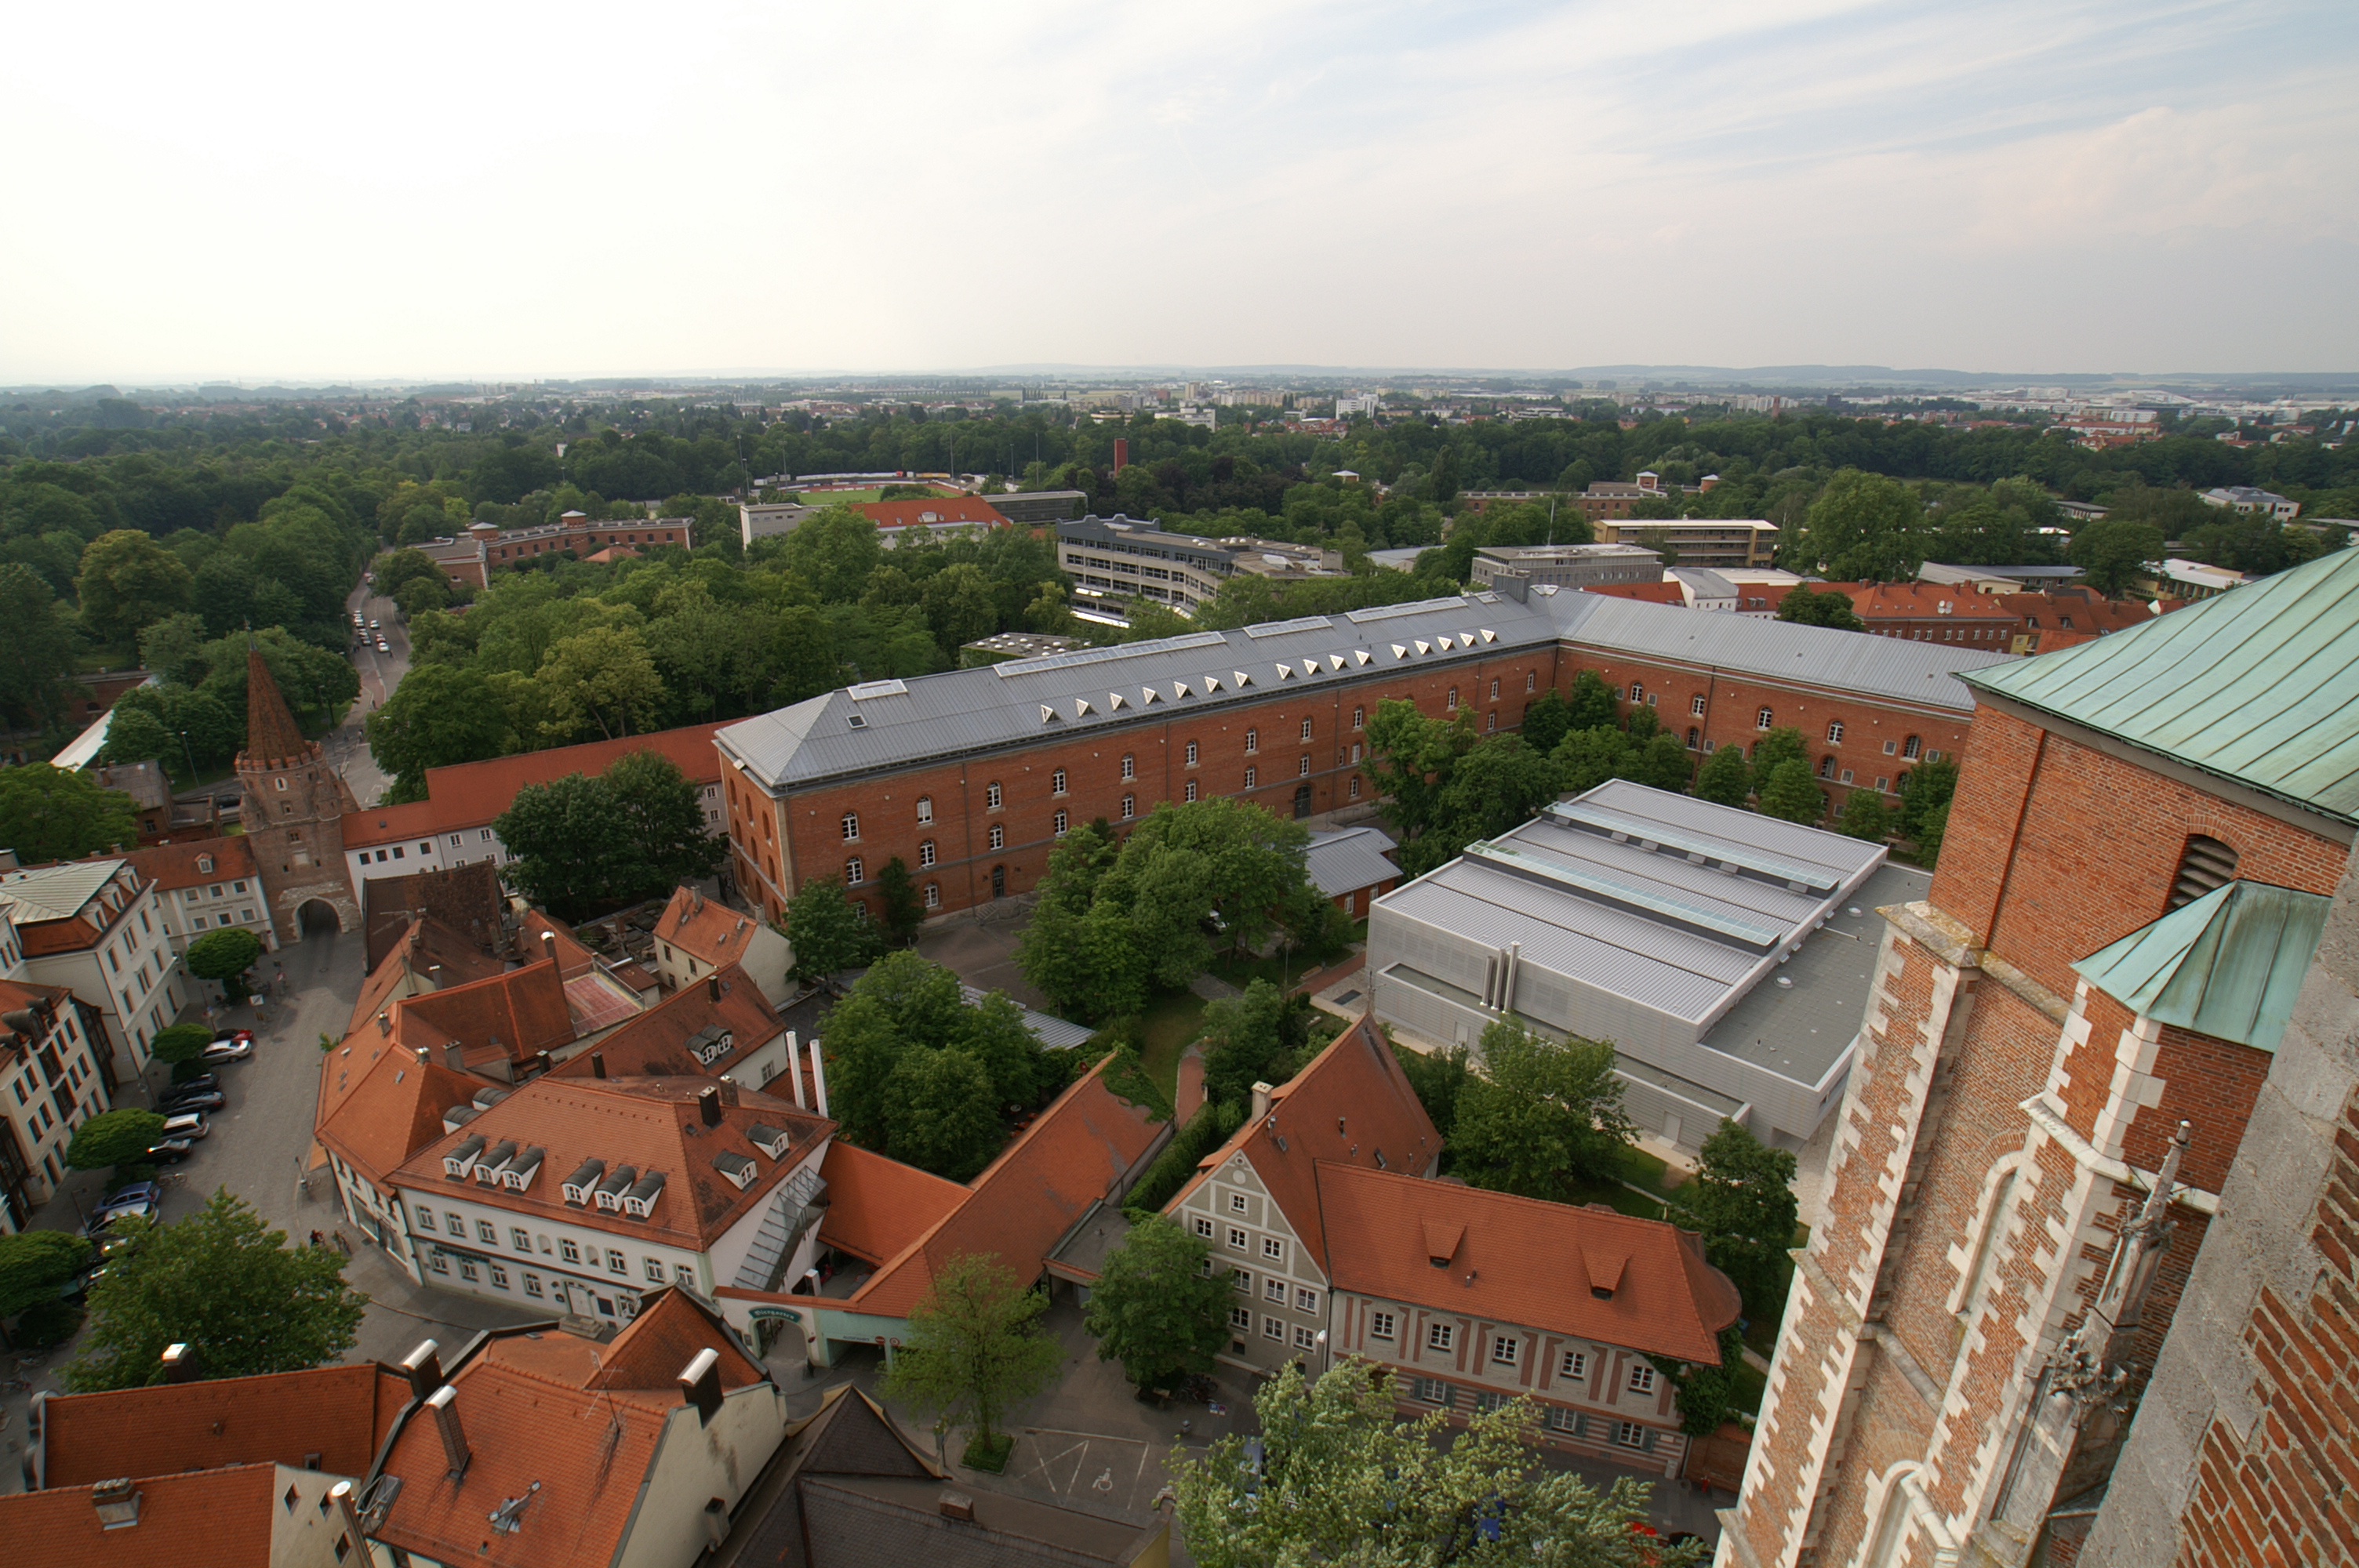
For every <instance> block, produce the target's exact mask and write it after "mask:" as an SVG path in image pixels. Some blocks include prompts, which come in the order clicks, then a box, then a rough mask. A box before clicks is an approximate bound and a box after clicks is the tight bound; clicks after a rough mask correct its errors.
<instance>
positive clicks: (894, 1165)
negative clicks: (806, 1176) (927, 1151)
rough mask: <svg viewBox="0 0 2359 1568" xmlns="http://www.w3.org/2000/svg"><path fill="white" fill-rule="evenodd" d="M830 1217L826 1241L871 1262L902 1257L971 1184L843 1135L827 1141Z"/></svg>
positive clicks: (824, 1167) (823, 1168) (823, 1166)
mask: <svg viewBox="0 0 2359 1568" xmlns="http://www.w3.org/2000/svg"><path fill="white" fill-rule="evenodd" d="M819 1173H820V1174H821V1175H822V1176H824V1177H826V1178H827V1191H828V1209H827V1217H826V1218H825V1219H823V1220H821V1222H820V1231H819V1234H820V1240H821V1241H822V1242H823V1243H825V1244H826V1245H828V1246H830V1247H833V1248H837V1249H841V1250H843V1251H845V1252H849V1253H851V1254H852V1255H853V1256H854V1257H855V1258H860V1259H863V1260H866V1261H867V1262H869V1263H882V1262H884V1261H885V1260H886V1259H888V1258H897V1257H898V1256H900V1254H901V1253H902V1252H904V1251H906V1250H908V1248H909V1246H910V1244H911V1243H913V1242H915V1241H917V1240H918V1239H919V1238H920V1237H922V1236H924V1235H925V1234H926V1232H928V1231H929V1230H931V1229H932V1228H933V1227H935V1226H937V1225H940V1223H941V1222H942V1221H943V1220H944V1219H947V1218H948V1217H950V1216H951V1213H953V1212H954V1211H955V1210H956V1209H957V1208H958V1206H959V1205H961V1204H962V1203H964V1202H965V1201H966V1200H967V1196H968V1193H967V1189H966V1188H964V1187H962V1186H961V1185H959V1184H957V1183H956V1182H953V1181H951V1180H949V1179H947V1178H946V1177H942V1176H937V1175H935V1174H934V1173H931V1172H930V1171H920V1170H919V1169H918V1167H916V1166H915V1165H904V1164H903V1163H901V1162H899V1161H898V1160H888V1159H886V1157H885V1156H884V1155H882V1154H878V1153H875V1152H872V1151H870V1150H866V1149H861V1148H857V1147H855V1146H853V1144H850V1143H846V1142H845V1141H843V1140H842V1139H840V1138H839V1139H837V1140H836V1141H834V1142H832V1143H831V1144H829V1145H828V1146H827V1158H826V1159H825V1160H823V1161H821V1163H820V1168H819Z"/></svg>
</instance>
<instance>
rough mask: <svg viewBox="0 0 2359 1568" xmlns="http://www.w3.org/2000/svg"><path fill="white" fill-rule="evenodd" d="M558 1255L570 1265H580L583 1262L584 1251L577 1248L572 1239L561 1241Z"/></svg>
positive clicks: (558, 1246) (558, 1245)
mask: <svg viewBox="0 0 2359 1568" xmlns="http://www.w3.org/2000/svg"><path fill="white" fill-rule="evenodd" d="M557 1255H558V1256H559V1257H560V1258H562V1259H564V1260H566V1261H567V1262H569V1263H579V1262H580V1261H582V1249H581V1248H579V1247H576V1246H575V1245H574V1244H573V1243H572V1241H571V1240H570V1239H568V1240H560V1241H559V1242H558V1244H557Z"/></svg>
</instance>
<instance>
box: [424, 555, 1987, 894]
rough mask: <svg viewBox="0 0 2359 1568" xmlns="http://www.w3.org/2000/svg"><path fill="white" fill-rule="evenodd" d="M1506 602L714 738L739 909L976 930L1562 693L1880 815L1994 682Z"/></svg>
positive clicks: (1184, 645)
mask: <svg viewBox="0 0 2359 1568" xmlns="http://www.w3.org/2000/svg"><path fill="white" fill-rule="evenodd" d="M1503 587H1504V588H1505V589H1506V591H1504V592H1499V593H1489V592H1484V593H1476V594H1473V595H1467V596H1457V595H1453V596H1451V597H1449V598H1445V599H1431V600H1419V601H1417V602H1414V603H1409V604H1393V605H1384V606H1380V607H1377V608H1375V609H1369V610H1358V611H1350V612H1348V613H1346V614H1343V615H1336V616H1323V615H1321V616H1305V617H1301V618H1299V619H1297V620H1293V621H1287V622H1271V623H1267V624H1264V625H1257V626H1250V627H1245V628H1241V629H1236V630H1232V631H1226V632H1196V633H1189V634H1188V635H1185V636H1180V637H1169V638H1161V639H1158V640H1155V641H1152V642H1144V643H1125V644H1122V645H1119V646H1115V647H1108V648H1092V649H1086V650H1081V651H1077V652H1073V653H1069V654H1052V655H1049V656H1048V657H1044V658H1038V659H1016V660H1009V661H1007V662H1005V663H1001V664H995V665H990V666H988V667H987V668H982V669H965V670H950V671H945V672H943V673H941V674H939V675H931V676H915V677H912V678H910V679H908V680H884V681H871V682H866V683H864V684H862V685H859V686H853V687H845V688H843V689H842V690H839V691H835V692H832V693H829V694H827V695H825V696H823V697H813V698H810V700H808V701H805V702H801V703H798V704H796V705H794V706H793V707H790V708H780V709H778V710H777V711H775V712H772V713H768V714H764V715H761V716H758V717H756V718H753V719H745V720H741V721H739V722H737V723H734V724H731V725H727V726H723V727H720V728H719V730H718V733H717V734H716V735H715V737H714V741H715V744H716V746H717V747H718V748H719V751H720V753H721V755H722V757H723V759H724V760H725V762H726V766H725V767H724V768H723V769H722V770H721V771H722V772H723V784H722V788H721V793H722V795H723V805H724V806H725V808H726V809H727V811H728V814H729V817H728V827H729V833H730V838H731V845H732V872H733V875H734V881H735V884H736V886H737V887H738V888H739V889H740V890H741V891H742V892H744V894H745V896H746V897H747V898H748V899H749V900H750V901H751V902H753V903H756V905H758V907H759V909H760V910H761V912H762V914H764V915H766V916H768V917H772V918H775V917H776V916H777V915H778V914H780V913H781V912H782V911H783V910H784V908H785V906H786V902H787V900H788V898H789V897H791V896H792V894H793V892H794V891H795V890H796V889H797V888H799V887H800V886H801V885H802V883H803V882H804V881H807V880H808V879H810V878H811V877H814V876H828V877H834V878H838V879H840V880H842V881H843V882H844V883H845V884H846V886H847V887H848V889H849V890H850V892H851V896H853V898H855V899H861V900H866V899H868V898H869V897H871V896H872V895H871V893H870V892H869V891H868V884H869V882H870V881H871V880H872V879H873V877H874V876H875V872H876V871H878V870H879V869H881V868H882V867H883V865H884V863H885V862H886V860H889V859H891V858H892V857H894V856H899V857H900V859H901V861H902V863H903V864H904V865H906V866H908V868H910V871H911V874H912V876H913V877H914V878H915V879H916V881H917V883H918V887H919V896H920V898H921V899H922V900H923V903H924V907H925V909H926V911H927V912H928V914H949V913H952V912H955V911H960V910H965V909H972V908H973V907H975V906H977V905H979V904H983V903H988V902H989V901H991V900H993V899H995V898H1000V897H1005V896H1007V895H1008V894H1010V893H1020V892H1026V891H1027V890H1028V889H1029V888H1031V887H1032V886H1033V885H1035V884H1036V883H1037V882H1038V879H1039V877H1040V875H1041V873H1042V872H1043V871H1045V869H1046V866H1047V860H1048V855H1049V850H1050V849H1051V848H1053V846H1054V845H1055V843H1056V841H1057V839H1058V838H1059V837H1060V836H1061V835H1062V834H1063V833H1065V832H1067V831H1069V830H1070V829H1071V827H1072V826H1073V825H1074V824H1077V823H1083V822H1088V821H1090V820H1092V819H1093V818H1094V817H1100V816H1103V817H1104V818H1105V819H1106V820H1107V821H1108V822H1109V823H1114V824H1122V823H1127V822H1132V821H1135V820H1136V819H1138V818H1139V817H1142V816H1146V815H1147V813H1149V812H1152V811H1153V810H1154V809H1155V807H1156V806H1157V805H1158V804H1159V803H1161V802H1164V801H1187V800H1193V799H1201V798H1205V797H1207V796H1210V795H1224V796H1227V797H1229V798H1233V799H1240V800H1249V801H1253V802H1255V803H1256V804H1257V805H1260V806H1263V807H1264V808H1265V809H1266V810H1268V811H1270V812H1272V813H1273V814H1274V815H1277V816H1296V817H1306V816H1313V815H1316V814H1318V813H1321V812H1329V811H1337V810H1348V809H1350V808H1351V807H1352V806H1353V804H1354V803H1358V802H1367V803H1368V804H1373V800H1372V797H1370V795H1368V793H1367V781H1366V779H1365V777H1364V774H1363V773H1362V771H1361V766H1360V764H1361V763H1362V762H1364V760H1365V757H1366V746H1365V731H1366V726H1367V722H1368V717H1369V715H1370V714H1372V713H1373V712H1374V711H1375V708H1376V706H1377V705H1378V704H1379V703H1381V702H1383V701H1385V700H1386V699H1387V698H1400V699H1404V700H1408V701H1412V702H1415V703H1416V704H1417V705H1418V707H1419V708H1420V709H1421V710H1423V711H1424V712H1426V713H1428V714H1430V715H1432V716H1434V717H1436V718H1445V719H1446V718H1448V717H1450V716H1451V715H1453V714H1455V713H1457V712H1458V711H1459V710H1460V709H1461V708H1473V710H1474V712H1475V714H1476V716H1477V729H1478V730H1479V731H1480V732H1482V733H1484V734H1490V733H1495V732H1496V731H1498V730H1501V729H1503V728H1504V729H1513V728H1514V727H1516V726H1517V725H1518V724H1520V723H1521V722H1522V719H1523V713H1524V710H1525V708H1527V707H1528V706H1529V705H1530V703H1532V702H1533V701H1535V700H1536V699H1537V698H1538V694H1539V693H1540V692H1541V691H1542V690H1546V689H1554V690H1558V691H1562V690H1565V689H1567V688H1568V687H1570V686H1571V682H1572V679H1573V676H1574V675H1575V673H1576V672H1577V671H1579V670H1582V669H1592V670H1595V671H1597V672H1598V673H1599V674H1600V676H1602V677H1603V679H1604V680H1605V681H1606V683H1607V684H1608V685H1609V686H1611V687H1614V689H1615V691H1616V692H1617V694H1619V695H1620V696H1621V697H1623V698H1624V699H1625V701H1627V702H1629V703H1631V704H1633V705H1637V704H1645V705H1646V706H1647V707H1651V708H1657V709H1658V716H1659V717H1660V718H1661V719H1662V721H1663V723H1664V725H1665V727H1666V728H1667V729H1669V730H1671V731H1672V732H1673V733H1675V734H1680V735H1683V736H1684V738H1685V741H1686V743H1687V745H1688V746H1689V748H1690V751H1691V752H1692V753H1693V754H1694V755H1695V756H1696V757H1697V759H1698V760H1699V761H1701V758H1702V757H1703V756H1705V755H1707V754H1709V753H1710V752H1711V751H1712V749H1714V748H1715V747H1717V746H1722V745H1730V744H1734V745H1750V744H1752V743H1753V742H1754V741H1756V740H1757V739H1758V738H1759V734H1760V732H1762V731H1764V730H1769V729H1772V728H1776V727H1778V726H1794V727H1798V728H1799V729H1801V730H1802V731H1803V732H1804V734H1805V736H1806V737H1808V738H1810V741H1811V749H1812V751H1813V752H1814V753H1815V754H1817V755H1818V756H1819V757H1820V758H1821V760H1822V761H1823V760H1825V759H1832V762H1829V763H1828V764H1827V772H1826V775H1825V776H1826V779H1827V782H1828V784H1830V785H1831V786H1833V787H1834V788H1835V789H1837V790H1844V789H1848V788H1850V787H1853V786H1854V785H1856V786H1861V787H1867V786H1874V787H1876V788H1878V789H1881V790H1883V791H1885V792H1886V793H1887V794H1888V793H1892V792H1895V791H1897V788H1898V784H1899V779H1900V777H1901V775H1902V774H1904V773H1907V772H1908V770H1909V769H1910V768H1911V767H1913V766H1914V765H1915V764H1916V762H1918V761H1919V759H1920V758H1923V757H1928V756H1934V755H1943V754H1949V753H1951V752H1955V751H1957V749H1958V748H1959V747H1960V746H1961V745H1962V743H1963V741H1964V739H1965V735H1966V730H1967V725H1968V724H1969V722H1970V721H1971V718H1972V714H1973V705H1972V698H1971V697H1970V696H1969V695H1968V693H1967V690H1966V688H1965V687H1963V686H1962V685H1961V684H1959V683H1958V681H1957V680H1956V679H1955V678H1954V677H1955V674H1956V672H1959V671H1962V670H1968V669H1973V668H1976V667H1979V666H1981V665H1987V664H1992V663H1996V662H2001V661H2005V660H2006V659H2007V657H2008V655H2007V654H2006V653H2005V652H2004V651H2003V650H2000V649H1991V650H1989V651H1987V652H1984V651H1982V650H1979V649H1975V648H1970V647H1966V646H1962V645H1959V646H1951V645H1948V644H1944V643H1910V642H1903V641H1901V640H1898V639H1887V638H1868V637H1862V636H1859V635H1858V634H1856V633H1847V632H1833V631H1828V630H1825V629H1822V628H1819V627H1810V626H1795V625H1788V624H1785V623H1781V622H1775V621H1765V620H1756V619H1753V618H1750V617H1747V616H1744V615H1698V614H1695V613H1693V612H1691V611H1686V610H1682V609H1675V608H1671V607H1669V606H1664V605H1655V604H1645V603H1637V602H1633V601H1627V600H1619V599H1614V598H1611V597H1608V596H1605V595H1602V594H1593V593H1580V592H1565V591H1560V590H1557V589H1552V588H1549V586H1547V585H1545V584H1534V585H1526V584H1520V583H1518V582H1517V581H1516V580H1514V579H1503ZM1519 589H1520V590H1521V591H1522V592H1523V595H1524V596H1523V597H1522V598H1521V599H1518V598H1517V591H1518V590H1519ZM1682 710H1684V711H1682ZM544 754H545V753H544ZM517 760H518V759H508V761H510V762H515V761H517ZM475 765H478V766H480V765H481V764H475ZM1846 774H1848V775H1849V776H1848V777H1846V776H1845V775H1846ZM1840 799H1841V796H1840V795H1838V796H1837V804H1840ZM391 809H393V810H408V809H411V808H409V807H394V808H391ZM872 913H873V912H872Z"/></svg>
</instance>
